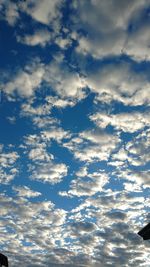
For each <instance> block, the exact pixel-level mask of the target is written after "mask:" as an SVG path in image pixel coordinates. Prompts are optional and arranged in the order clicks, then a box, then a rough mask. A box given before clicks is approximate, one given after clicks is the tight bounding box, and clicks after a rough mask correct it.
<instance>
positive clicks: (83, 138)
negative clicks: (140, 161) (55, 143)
mask: <svg viewBox="0 0 150 267" xmlns="http://www.w3.org/2000/svg"><path fill="white" fill-rule="evenodd" d="M119 142H120V139H119V137H118V136H115V135H111V134H107V133H105V132H100V131H98V130H97V131H84V132H81V133H80V134H79V138H72V139H71V140H70V141H69V142H66V143H64V144H63V146H64V147H66V148H68V149H69V150H70V151H71V152H72V153H73V154H74V157H75V158H77V159H79V160H80V161H87V162H92V161H93V162H94V161H101V160H107V159H108V158H109V157H110V155H111V153H112V152H113V150H114V149H116V147H117V145H118V144H119Z"/></svg>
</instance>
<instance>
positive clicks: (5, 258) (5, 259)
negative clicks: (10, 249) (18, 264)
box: [0, 253, 8, 267]
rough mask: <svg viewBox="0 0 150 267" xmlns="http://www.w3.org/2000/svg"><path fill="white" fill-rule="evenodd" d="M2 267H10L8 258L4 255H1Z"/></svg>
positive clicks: (0, 263)
mask: <svg viewBox="0 0 150 267" xmlns="http://www.w3.org/2000/svg"><path fill="white" fill-rule="evenodd" d="M0 266H6V267H8V258H7V257H6V256H5V255H3V254H2V253H0Z"/></svg>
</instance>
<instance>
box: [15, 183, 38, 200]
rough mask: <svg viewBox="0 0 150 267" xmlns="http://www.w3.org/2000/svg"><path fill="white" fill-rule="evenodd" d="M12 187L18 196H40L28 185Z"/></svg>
mask: <svg viewBox="0 0 150 267" xmlns="http://www.w3.org/2000/svg"><path fill="white" fill-rule="evenodd" d="M13 189H14V190H15V191H16V193H17V195H18V196H19V197H24V198H34V197H38V196H41V193H40V192H36V191H33V190H31V189H30V188H29V187H28V186H14V187H13Z"/></svg>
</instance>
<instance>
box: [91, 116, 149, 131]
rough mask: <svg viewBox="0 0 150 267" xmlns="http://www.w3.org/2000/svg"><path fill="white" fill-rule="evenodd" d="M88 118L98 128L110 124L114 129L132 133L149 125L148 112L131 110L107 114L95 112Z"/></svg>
mask: <svg viewBox="0 0 150 267" xmlns="http://www.w3.org/2000/svg"><path fill="white" fill-rule="evenodd" d="M90 119H91V120H92V121H94V122H95V123H96V125H97V126H99V127H100V128H106V127H107V126H108V125H112V126H113V127H114V128H115V129H116V130H122V131H123V132H130V133H134V132H136V131H139V130H142V129H143V128H144V127H145V126H146V127H149V125H150V115H149V113H140V112H131V113H127V112H126V113H119V114H111V115H107V114H104V113H96V114H93V115H91V116H90Z"/></svg>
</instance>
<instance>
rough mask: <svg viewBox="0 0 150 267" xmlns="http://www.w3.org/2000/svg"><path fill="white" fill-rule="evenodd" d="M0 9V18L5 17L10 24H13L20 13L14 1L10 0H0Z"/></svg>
mask: <svg viewBox="0 0 150 267" xmlns="http://www.w3.org/2000/svg"><path fill="white" fill-rule="evenodd" d="M0 10H2V14H3V15H2V16H1V19H5V20H6V21H7V23H8V24H9V25H10V26H14V25H15V24H16V23H17V21H18V19H19V17H20V15H19V9H18V6H17V4H16V3H13V2H11V1H3V0H1V1H0Z"/></svg>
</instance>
